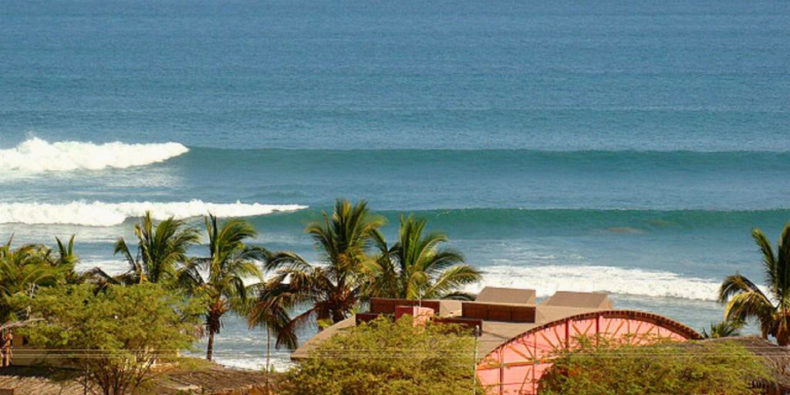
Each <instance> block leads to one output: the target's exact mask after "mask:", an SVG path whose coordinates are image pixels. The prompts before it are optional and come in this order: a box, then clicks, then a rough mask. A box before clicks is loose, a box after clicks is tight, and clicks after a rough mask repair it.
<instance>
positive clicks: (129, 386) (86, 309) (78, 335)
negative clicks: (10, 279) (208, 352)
mask: <svg viewBox="0 0 790 395" xmlns="http://www.w3.org/2000/svg"><path fill="white" fill-rule="evenodd" d="M14 305H15V306H16V307H17V308H19V309H24V310H27V311H30V317H31V318H38V319H41V321H37V322H34V323H32V324H31V325H30V326H28V327H25V328H21V329H18V331H19V332H20V333H21V334H22V335H23V336H26V337H27V339H28V340H29V342H30V344H31V345H33V346H37V347H41V348H47V349H48V350H49V356H50V357H52V358H57V360H58V361H64V360H65V361H66V362H67V363H69V364H70V365H71V366H74V367H77V368H79V369H80V371H81V372H82V373H83V374H84V376H85V378H86V379H87V380H88V381H89V382H91V383H93V384H94V385H96V386H97V387H99V388H101V390H102V392H103V393H104V394H107V395H109V394H127V393H134V392H135V389H137V388H138V387H139V386H141V385H144V384H146V382H148V381H149V380H150V379H151V378H152V373H151V368H152V366H153V364H154V363H155V362H166V361H173V360H176V359H177V355H178V350H184V349H188V348H189V347H191V345H192V343H193V342H194V341H195V339H196V336H197V332H198V331H196V328H198V324H197V321H196V320H194V319H192V318H190V317H196V315H195V311H194V310H195V309H196V308H198V307H199V306H195V305H194V304H192V303H190V302H189V300H188V299H185V298H184V297H183V296H181V295H177V294H174V293H173V292H172V291H171V290H167V289H165V288H163V287H162V286H161V285H159V284H152V283H146V284H140V285H138V286H134V287H125V286H120V285H109V286H107V287H106V288H104V289H102V290H99V289H98V288H97V287H96V286H95V285H93V284H82V285H64V286H60V287H52V288H47V289H42V290H40V291H39V292H38V293H37V294H36V295H35V296H34V297H30V296H28V295H17V296H16V297H15V298H14Z"/></svg>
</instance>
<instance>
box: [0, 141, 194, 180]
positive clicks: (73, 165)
mask: <svg viewBox="0 0 790 395" xmlns="http://www.w3.org/2000/svg"><path fill="white" fill-rule="evenodd" d="M187 151H189V149H188V148H187V147H185V146H184V145H182V144H179V143H159V144H126V143H121V142H113V143H105V144H94V143H91V142H78V141H61V142H55V143H50V142H48V141H46V140H42V139H40V138H35V137H34V138H30V139H28V140H26V141H24V142H22V143H20V144H19V145H17V146H16V147H14V148H10V149H3V150H0V169H5V170H11V171H20V172H28V173H38V172H45V171H70V170H101V169H107V168H115V169H123V168H127V167H133V166H145V165H150V164H152V163H157V162H162V161H165V160H168V159H170V158H173V157H176V156H179V155H182V154H184V153H186V152H187Z"/></svg>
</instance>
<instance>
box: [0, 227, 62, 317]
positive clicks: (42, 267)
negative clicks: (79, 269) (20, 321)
mask: <svg viewBox="0 0 790 395" xmlns="http://www.w3.org/2000/svg"><path fill="white" fill-rule="evenodd" d="M72 240H73V238H72ZM58 241H60V240H58ZM12 242H13V237H11V238H10V239H9V240H8V242H7V243H6V244H5V245H3V246H0V321H5V320H6V319H8V318H9V316H10V314H11V313H12V310H13V309H12V307H11V305H10V302H9V301H10V298H11V297H12V296H14V295H18V294H25V295H33V294H34V293H35V292H36V290H37V289H38V288H40V287H51V286H55V285H57V284H62V283H65V282H66V280H67V279H69V278H74V277H76V274H75V273H74V262H75V259H76V258H73V257H69V256H64V255H63V254H61V255H60V256H58V257H53V254H52V250H51V249H49V248H48V247H47V246H45V245H43V244H26V245H23V246H20V247H18V248H16V249H15V248H12ZM72 253H73V250H72Z"/></svg>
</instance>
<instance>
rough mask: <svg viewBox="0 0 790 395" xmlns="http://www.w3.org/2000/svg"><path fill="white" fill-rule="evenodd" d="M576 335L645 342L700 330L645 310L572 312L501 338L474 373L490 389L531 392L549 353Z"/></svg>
mask: <svg viewBox="0 0 790 395" xmlns="http://www.w3.org/2000/svg"><path fill="white" fill-rule="evenodd" d="M582 337H587V338H589V339H601V338H605V339H607V340H610V341H613V342H616V343H621V344H625V343H627V344H638V345H645V344H650V343H654V342H656V341H658V340H674V341H686V340H690V339H698V338H699V337H700V336H699V334H697V332H695V331H694V330H692V329H690V328H688V327H686V326H685V325H682V324H680V323H677V322H675V321H672V320H670V319H668V318H666V317H662V316H660V315H656V314H651V313H645V312H639V311H630V310H604V311H595V312H590V313H583V314H577V315H573V316H570V317H567V318H563V319H560V320H556V321H553V322H549V323H546V324H543V325H540V326H537V327H535V328H531V329H529V330H527V331H525V332H524V333H522V334H520V335H518V336H515V337H513V338H511V339H510V340H508V341H506V342H504V343H502V344H501V345H499V346H498V347H496V348H495V349H494V350H493V351H491V352H489V353H488V354H487V355H486V356H485V357H483V358H482V359H481V360H480V361H479V363H478V365H477V377H478V379H479V380H480V383H481V384H482V385H483V387H484V388H485V389H486V391H487V392H488V393H490V394H536V393H537V392H538V382H539V381H540V378H541V377H542V376H543V374H544V373H545V372H546V371H547V370H548V369H549V368H550V367H551V365H552V359H553V358H555V357H556V355H557V353H558V352H559V351H560V350H568V349H574V348H576V347H578V345H579V339H581V338H582Z"/></svg>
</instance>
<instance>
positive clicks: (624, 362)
mask: <svg viewBox="0 0 790 395" xmlns="http://www.w3.org/2000/svg"><path fill="white" fill-rule="evenodd" d="M580 343H581V347H580V348H579V349H578V350H574V351H564V352H562V353H561V355H560V356H559V357H558V358H557V359H556V360H555V361H554V365H553V366H552V367H551V368H550V369H549V371H548V372H546V374H545V375H544V376H543V377H542V378H541V380H540V384H539V385H540V389H541V393H545V394H709V393H715V394H748V393H759V392H758V391H753V390H752V389H751V387H750V384H751V382H752V380H758V379H764V380H771V378H770V376H769V373H768V370H767V367H766V366H765V364H764V363H763V361H762V360H761V359H760V358H759V357H757V356H756V355H754V354H752V353H751V352H749V351H748V350H746V348H744V347H743V346H741V345H738V344H736V343H732V342H727V341H720V342H709V341H708V342H694V343H672V342H660V343H657V344H653V345H649V346H637V345H628V344H626V345H618V344H612V343H608V342H606V341H604V339H602V338H601V339H598V344H597V345H596V342H595V341H594V339H591V338H584V339H580Z"/></svg>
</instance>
